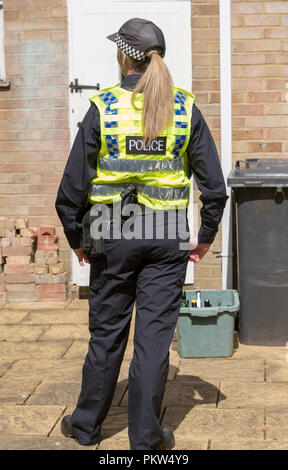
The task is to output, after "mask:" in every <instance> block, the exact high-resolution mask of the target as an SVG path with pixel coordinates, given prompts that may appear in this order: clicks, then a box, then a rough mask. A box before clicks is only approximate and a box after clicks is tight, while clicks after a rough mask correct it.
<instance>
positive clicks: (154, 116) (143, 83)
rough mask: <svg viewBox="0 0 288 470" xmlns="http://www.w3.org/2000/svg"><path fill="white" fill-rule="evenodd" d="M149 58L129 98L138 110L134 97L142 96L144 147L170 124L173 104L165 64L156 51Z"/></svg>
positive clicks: (169, 80) (170, 83)
mask: <svg viewBox="0 0 288 470" xmlns="http://www.w3.org/2000/svg"><path fill="white" fill-rule="evenodd" d="M149 56H150V62H149V65H148V67H147V69H146V71H145V73H144V74H143V76H142V77H141V79H140V80H139V82H138V84H137V85H136V88H135V89H134V91H133V94H132V97H131V103H132V105H133V107H134V108H135V109H138V108H137V107H136V105H135V100H136V95H137V93H143V94H144V104H143V110H142V126H143V132H144V143H145V144H146V145H149V144H150V142H151V141H152V140H154V139H156V138H157V137H158V135H159V134H161V132H162V131H163V129H164V128H165V127H168V126H169V125H170V124H171V123H172V121H173V103H174V96H173V88H172V86H173V82H172V77H171V75H170V72H169V70H168V68H167V66H166V64H165V62H164V61H163V60H162V58H161V57H160V55H159V54H158V52H157V51H154V50H153V51H151V52H150V53H149Z"/></svg>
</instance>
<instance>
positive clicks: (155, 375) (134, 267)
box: [71, 227, 189, 450]
mask: <svg viewBox="0 0 288 470" xmlns="http://www.w3.org/2000/svg"><path fill="white" fill-rule="evenodd" d="M166 229H167V227H166V228H165V234H164V239H156V238H155V237H154V238H153V239H131V240H127V239H125V237H123V236H122V237H121V239H118V240H117V239H109V240H105V248H106V254H105V255H101V256H99V258H98V259H96V260H95V261H93V262H92V264H91V271H90V294H89V307H90V310H89V330H90V334H91V338H90V341H89V350H88V353H87V356H86V358H85V362H84V366H83V372H82V388H81V393H80V396H79V399H78V403H77V406H76V408H75V410H74V412H73V414H72V417H71V425H72V429H73V432H74V433H75V434H76V436H77V438H78V439H79V441H80V442H82V443H83V444H84V445H90V444H94V443H96V442H97V441H98V439H99V436H100V430H101V424H102V422H103V421H104V419H105V417H106V415H107V413H108V411H109V408H110V405H111V401H112V399H113V395H114V392H115V387H116V384H117V379H118V375H119V370H120V366H121V363H122V359H123V355H124V352H125V348H126V344H127V340H128V335H129V328H130V321H131V315H132V310H133V305H134V302H135V301H136V318H135V333H134V353H133V358H132V361H131V364H130V368H129V379H128V433H129V440H130V447H131V449H135V450H141V449H142V450H147V449H153V448H155V447H157V446H158V445H159V444H160V443H161V441H162V437H163V430H162V427H161V425H160V412H161V402H162V398H163V394H164V391H165V384H166V380H167V374H168V369H169V347H170V345H171V342H172V339H173V334H174V330H175V326H176V322H177V318H178V315H179V309H180V300H181V291H182V285H183V283H184V279H185V273H186V268H187V262H188V259H189V250H188V249H184V250H182V249H180V247H179V242H180V239H179V237H177V238H176V239H169V238H168V237H167V230H166ZM186 241H188V239H187V240H186Z"/></svg>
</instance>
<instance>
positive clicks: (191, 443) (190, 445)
mask: <svg viewBox="0 0 288 470" xmlns="http://www.w3.org/2000/svg"><path fill="white" fill-rule="evenodd" d="M207 448H208V439H204V438H203V439H202V440H200V439H197V438H196V439H194V438H192V437H189V436H186V437H183V436H176V438H175V447H174V448H173V450H207Z"/></svg>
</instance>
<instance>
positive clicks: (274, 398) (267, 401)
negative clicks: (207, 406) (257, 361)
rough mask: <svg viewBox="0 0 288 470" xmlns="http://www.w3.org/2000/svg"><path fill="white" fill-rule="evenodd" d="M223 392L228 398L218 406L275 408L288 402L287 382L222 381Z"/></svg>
mask: <svg viewBox="0 0 288 470" xmlns="http://www.w3.org/2000/svg"><path fill="white" fill-rule="evenodd" d="M221 393H222V394H224V395H225V396H226V399H225V400H223V401H220V402H219V404H218V408H240V407H241V408H242V407H243V408H262V409H264V408H273V407H281V406H282V405H283V403H288V387H287V384H286V383H268V382H264V383H260V382H228V381H226V382H222V383H221Z"/></svg>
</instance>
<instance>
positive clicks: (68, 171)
mask: <svg viewBox="0 0 288 470" xmlns="http://www.w3.org/2000/svg"><path fill="white" fill-rule="evenodd" d="M140 77H141V75H140V74H135V75H128V76H127V77H125V78H124V79H123V80H122V82H121V87H122V88H125V89H127V90H131V89H133V88H134V87H135V86H136V84H137V82H138V80H139V78H140ZM100 148H101V132H100V114H99V111H98V108H97V106H96V105H94V103H92V104H91V106H90V108H89V109H88V111H87V113H86V115H85V117H84V119H83V121H82V123H81V125H80V128H79V130H78V133H77V135H76V138H75V140H74V143H73V146H72V149H71V152H70V155H69V158H68V161H67V164H66V167H65V170H64V173H63V176H62V180H61V182H60V186H59V189H58V194H57V198H56V203H55V207H56V211H57V214H58V216H59V218H60V220H61V222H62V225H63V228H64V233H65V235H66V238H67V240H68V243H69V245H70V247H71V248H72V249H76V248H79V247H80V236H81V230H82V218H83V215H84V214H85V212H86V211H87V203H86V201H87V195H88V192H89V186H90V179H91V177H92V176H94V175H95V173H96V162H97V156H98V153H99V150H100ZM187 157H188V166H189V172H190V175H189V176H191V175H192V174H193V176H194V178H195V181H196V183H197V186H198V188H199V190H200V192H201V196H200V200H201V202H202V204H203V205H202V208H201V211H200V215H201V226H200V230H199V233H198V242H199V243H212V242H213V240H214V238H215V236H216V233H217V231H218V225H219V223H220V221H221V218H222V215H223V210H224V207H225V204H226V200H227V195H226V187H225V182H224V178H223V174H222V169H221V165H220V161H219V157H218V153H217V149H216V146H215V142H214V140H213V137H212V135H211V133H210V130H209V128H208V126H207V124H206V122H205V119H204V117H203V116H202V114H201V111H200V110H199V109H198V108H197V106H196V105H195V103H194V104H193V109H192V119H191V136H190V141H189V144H188V147H187Z"/></svg>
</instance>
